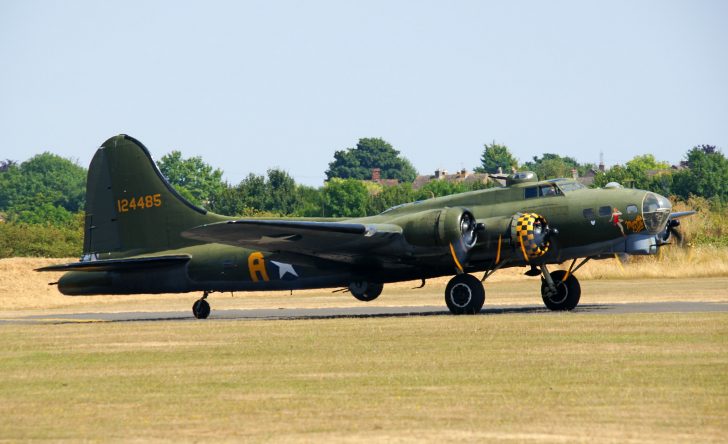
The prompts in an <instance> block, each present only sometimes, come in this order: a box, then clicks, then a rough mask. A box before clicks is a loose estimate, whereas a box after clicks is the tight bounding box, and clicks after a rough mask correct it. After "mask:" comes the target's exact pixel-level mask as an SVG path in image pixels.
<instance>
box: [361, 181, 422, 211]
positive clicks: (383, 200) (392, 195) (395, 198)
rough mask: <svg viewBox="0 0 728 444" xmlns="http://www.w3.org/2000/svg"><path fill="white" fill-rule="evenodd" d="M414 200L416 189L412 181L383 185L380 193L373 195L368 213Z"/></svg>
mask: <svg viewBox="0 0 728 444" xmlns="http://www.w3.org/2000/svg"><path fill="white" fill-rule="evenodd" d="M414 200H416V198H415V191H414V190H413V189H412V184H411V183H401V184H399V185H396V186H391V187H382V189H381V190H380V191H379V192H378V193H376V194H374V195H372V196H371V198H370V201H369V207H368V209H367V214H370V215H373V214H379V213H381V212H382V211H384V210H386V209H388V208H392V207H393V206H396V205H400V204H403V203H407V202H412V201H414Z"/></svg>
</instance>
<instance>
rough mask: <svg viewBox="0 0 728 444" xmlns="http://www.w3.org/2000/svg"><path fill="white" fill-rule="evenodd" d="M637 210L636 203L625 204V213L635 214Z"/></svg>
mask: <svg viewBox="0 0 728 444" xmlns="http://www.w3.org/2000/svg"><path fill="white" fill-rule="evenodd" d="M639 211H640V210H639V208H637V205H627V214H637V213H639Z"/></svg>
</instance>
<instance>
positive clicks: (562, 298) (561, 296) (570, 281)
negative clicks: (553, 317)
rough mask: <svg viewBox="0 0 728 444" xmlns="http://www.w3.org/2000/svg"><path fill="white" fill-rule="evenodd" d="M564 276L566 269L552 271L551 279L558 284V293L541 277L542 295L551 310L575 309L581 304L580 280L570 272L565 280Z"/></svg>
mask: <svg viewBox="0 0 728 444" xmlns="http://www.w3.org/2000/svg"><path fill="white" fill-rule="evenodd" d="M564 276H566V271H565V270H556V271H554V272H553V273H551V279H553V281H554V284H555V285H556V293H553V292H552V291H551V289H549V286H548V284H547V283H546V280H545V279H543V278H541V297H542V298H543V303H544V304H546V307H547V308H548V309H549V310H554V311H567V310H573V309H574V308H576V306H577V305H578V304H579V298H580V297H581V285H579V280H578V279H577V278H576V276H574V275H573V274H570V275H569V277H568V278H566V281H564Z"/></svg>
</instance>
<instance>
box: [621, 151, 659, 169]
mask: <svg viewBox="0 0 728 444" xmlns="http://www.w3.org/2000/svg"><path fill="white" fill-rule="evenodd" d="M626 166H627V168H631V169H637V170H642V171H647V170H666V169H669V168H670V164H669V163H667V162H663V161H659V160H657V159H655V156H654V155H652V154H643V155H641V156H634V157H633V158H632V160H630V161H629V162H627V164H626Z"/></svg>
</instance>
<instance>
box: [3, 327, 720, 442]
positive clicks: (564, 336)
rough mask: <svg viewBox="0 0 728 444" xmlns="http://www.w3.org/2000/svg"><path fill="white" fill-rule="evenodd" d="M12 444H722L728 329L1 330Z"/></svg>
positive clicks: (6, 427) (6, 431) (6, 428)
mask: <svg viewBox="0 0 728 444" xmlns="http://www.w3.org/2000/svg"><path fill="white" fill-rule="evenodd" d="M0 339H2V341H3V344H4V347H3V349H2V350H0V372H1V373H2V375H3V377H2V379H0V438H4V439H9V440H28V439H52V440H65V439H69V440H107V439H114V440H117V439H143V440H147V439H155V440H178V439H182V440H187V441H190V440H203V441H210V440H220V439H227V440H240V439H245V440H250V441H268V440H275V441H278V440H286V441H313V440H321V439H324V440H329V441H342V440H347V441H369V440H380V441H385V440H386V441H391V440H405V441H407V440H418V441H419V440H425V441H453V442H454V441H458V442H460V441H468V440H470V441H474V440H477V441H480V440H488V441H498V440H504V441H511V440H516V441H524V440H528V441H530V440H533V439H535V440H539V441H541V440H545V441H560V440H567V441H587V440H589V441H603V442H604V441H606V442H617V441H620V442H623V441H625V440H628V439H637V440H640V441H660V442H664V441H721V440H723V439H725V437H726V436H728V314H726V313H713V314H710V313H706V314H641V315H586V314H580V315H575V314H569V313H567V314H546V315H489V316H475V317H454V316H424V317H411V318H373V319H333V320H305V321H254V322H241V321H233V322H231V321H205V322H153V323H143V322H131V323H113V324H70V325H68V324H67V325H4V326H0Z"/></svg>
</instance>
